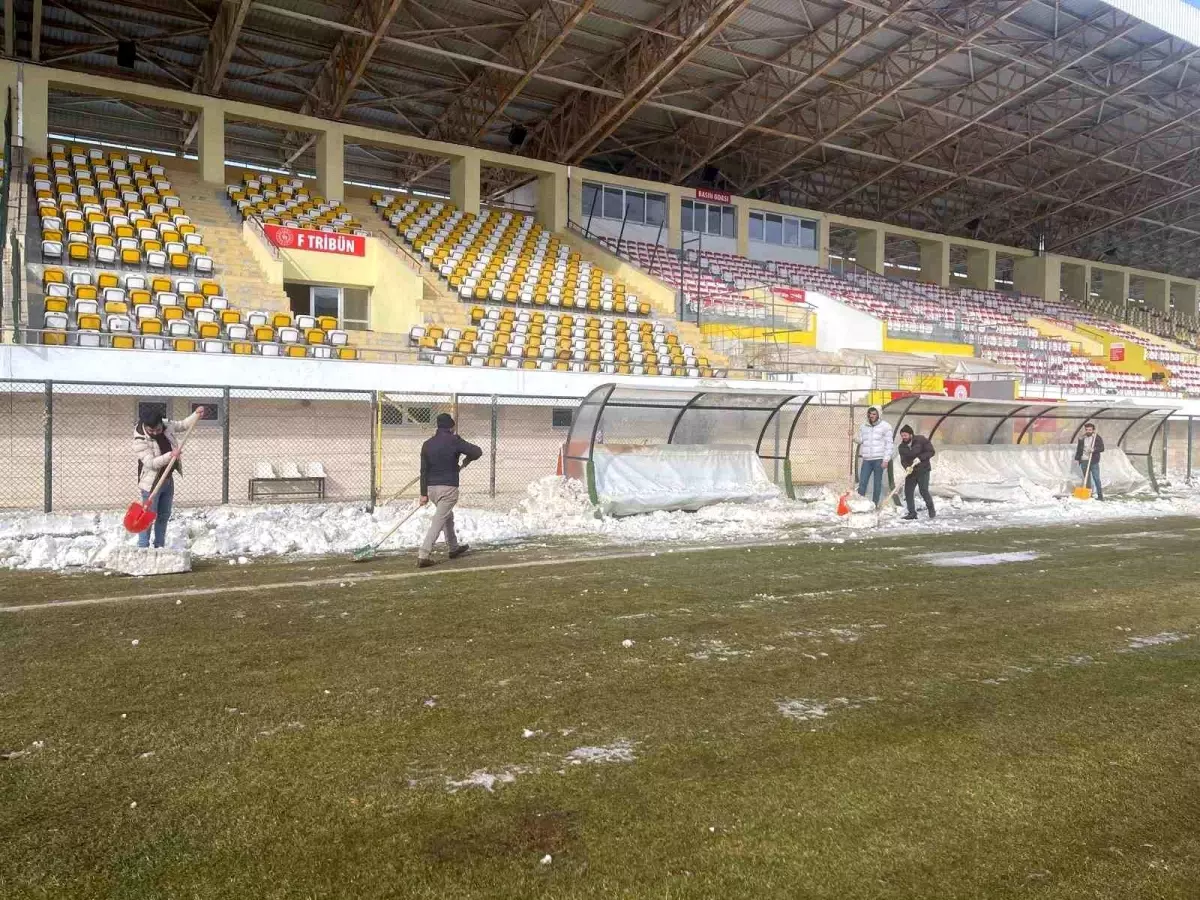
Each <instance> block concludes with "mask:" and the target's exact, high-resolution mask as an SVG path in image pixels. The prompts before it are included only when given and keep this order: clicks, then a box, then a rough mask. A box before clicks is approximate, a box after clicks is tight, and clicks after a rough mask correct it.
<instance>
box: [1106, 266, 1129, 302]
mask: <svg viewBox="0 0 1200 900" xmlns="http://www.w3.org/2000/svg"><path fill="white" fill-rule="evenodd" d="M1102 271H1103V276H1104V277H1103V280H1102V281H1101V284H1100V296H1101V298H1103V299H1104V300H1107V301H1108V302H1109V303H1116V304H1118V305H1119V306H1120V307H1121V308H1122V309H1123V308H1124V307H1125V304H1126V303H1128V302H1129V273H1128V272H1126V271H1125V270H1124V269H1104V270H1102Z"/></svg>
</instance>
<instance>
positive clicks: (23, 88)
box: [13, 66, 50, 158]
mask: <svg viewBox="0 0 1200 900" xmlns="http://www.w3.org/2000/svg"><path fill="white" fill-rule="evenodd" d="M20 79H21V83H20V91H19V94H20V98H21V105H20V109H19V110H18V112H19V114H20V120H19V122H18V123H17V125H18V126H19V129H20V132H21V134H22V135H23V136H24V140H25V156H26V158H32V157H35V156H46V155H47V153H48V152H49V145H50V142H49V138H48V137H47V135H48V133H49V131H50V80H49V77H48V75H47V73H46V71H45V70H44V69H38V68H34V67H32V66H21V74H20ZM17 130H18V128H17V127H16V126H14V128H13V131H14V132H16V131H17Z"/></svg>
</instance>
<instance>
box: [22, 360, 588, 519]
mask: <svg viewBox="0 0 1200 900" xmlns="http://www.w3.org/2000/svg"><path fill="white" fill-rule="evenodd" d="M577 405H578V399H577V398H570V397H512V396H494V395H490V394H489V395H483V394H458V395H449V394H440V395H439V394H417V393H413V394H392V393H377V392H372V391H334V390H314V389H309V390H298V389H282V388H281V389H267V388H241V387H224V386H221V387H194V386H172V385H138V384H131V385H107V384H106V385H98V384H87V383H79V382H43V381H4V382H0V448H2V449H3V452H4V454H5V459H6V462H7V466H6V469H7V475H8V477H7V478H6V479H5V480H4V482H3V484H2V486H0V508H7V509H42V510H44V511H46V512H50V511H71V510H77V509H119V508H121V507H124V506H125V505H127V504H128V503H129V502H130V501H131V500H133V499H135V498H136V497H137V496H138V494H137V458H136V456H135V454H134V449H133V438H134V428H135V426H136V425H137V422H138V420H139V418H140V415H141V414H142V413H143V412H144V411H146V410H149V409H155V410H157V411H159V412H161V413H163V414H164V415H165V416H166V417H167V418H169V419H173V420H179V419H183V418H186V417H187V416H189V415H190V414H191V413H192V412H193V410H195V409H196V408H197V407H198V406H203V407H205V409H206V411H207V412H206V415H205V417H204V418H203V419H201V420H200V421H199V422H198V423H197V424H196V427H195V429H194V430H193V432H192V435H191V437H190V438H189V440H188V444H187V447H186V449H185V452H184V453H183V455H182V458H181V463H182V471H181V473H180V477H179V482H178V499H177V502H178V503H180V504H181V505H187V506H210V505H217V504H222V503H235V504H236V503H241V504H245V503H265V502H279V501H289V500H310V501H329V502H359V501H363V502H368V503H370V502H373V501H383V500H387V499H389V498H392V497H394V496H397V495H399V496H401V497H404V498H411V497H415V496H416V494H417V491H418V487H417V484H416V479H417V476H418V475H419V473H420V449H421V444H422V443H423V442H424V441H425V440H426V439H428V438H429V436H430V435H431V434H432V433H433V430H434V428H435V427H436V424H435V423H436V420H437V416H438V415H439V414H440V413H449V414H451V415H453V416H454V417H455V419H456V420H457V422H458V431H459V434H461V435H462V437H463V438H465V439H466V440H468V441H470V442H471V443H473V444H477V445H479V447H480V448H481V449H482V450H483V456H482V458H481V459H480V460H479V461H478V462H476V463H474V464H473V465H471V466H470V467H469V468H467V469H466V470H465V471H464V473H463V476H462V485H463V492H464V495H467V496H470V497H471V502H472V504H474V505H494V506H501V507H509V506H512V505H513V504H514V503H515V502H516V501H517V500H519V499H520V498H521V497H522V496H524V494H525V491H526V487H527V486H528V484H529V483H530V482H532V481H535V480H537V479H538V478H541V477H544V476H546V475H553V474H555V473H556V471H557V466H558V453H559V450H560V448H561V446H562V444H563V442H564V441H565V440H566V436H567V433H568V432H569V430H570V425H571V417H572V415H573V413H574V410H575V407H576V406H577Z"/></svg>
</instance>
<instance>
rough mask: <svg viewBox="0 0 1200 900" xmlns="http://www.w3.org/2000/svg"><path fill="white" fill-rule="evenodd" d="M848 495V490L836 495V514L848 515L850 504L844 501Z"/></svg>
mask: <svg viewBox="0 0 1200 900" xmlns="http://www.w3.org/2000/svg"><path fill="white" fill-rule="evenodd" d="M849 496H850V492H849V491H846V493H844V494H842V496H840V497H838V505H837V514H838V515H839V516H848V515H850V504H849V503H847V502H846V498H847V497H849Z"/></svg>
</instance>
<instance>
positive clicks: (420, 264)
mask: <svg viewBox="0 0 1200 900" xmlns="http://www.w3.org/2000/svg"><path fill="white" fill-rule="evenodd" d="M373 236H374V237H376V238H379V240H380V241H381V242H382V243H383V246H385V247H387V248H388V249H389V250H390V251H392V254H393V255H395V256H398V257H399V258H400V261H401V262H402V263H404V264H405V265H406V266H408V267H409V268H410V269H412V270H413V271H414V272H415V273H416V274H418V275H422V274H424V272H425V261H424V260H423V259H419V258H417V257H416V256H415V255H413V253H412V252H410V251H409V249H408V248H407V247H405V246H404V245H403V244H401V243H400V242H399V241H397V240H396V239H395V238H394V237H392V236H391V234H390V233H388V232H387V231H376V232H373Z"/></svg>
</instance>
